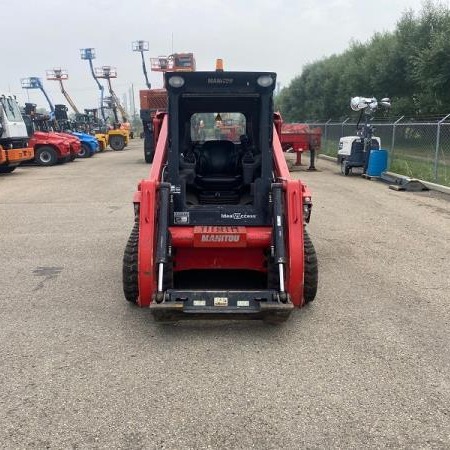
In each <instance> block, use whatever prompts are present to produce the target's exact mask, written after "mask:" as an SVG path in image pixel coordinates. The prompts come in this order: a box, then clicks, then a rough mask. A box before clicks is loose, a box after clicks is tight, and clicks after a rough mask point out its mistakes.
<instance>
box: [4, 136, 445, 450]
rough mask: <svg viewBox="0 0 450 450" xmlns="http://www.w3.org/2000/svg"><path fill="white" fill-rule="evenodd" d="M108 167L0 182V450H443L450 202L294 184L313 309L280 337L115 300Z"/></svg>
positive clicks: (113, 186)
mask: <svg viewBox="0 0 450 450" xmlns="http://www.w3.org/2000/svg"><path fill="white" fill-rule="evenodd" d="M141 147H142V141H140V140H135V141H134V142H133V143H132V144H131V146H130V148H129V149H128V150H126V151H124V152H107V153H105V154H99V155H95V156H94V157H93V158H91V159H90V160H77V161H75V162H73V163H69V164H65V165H59V166H55V167H49V168H41V167H25V168H19V169H18V170H16V171H15V172H14V173H12V174H10V175H2V176H0V225H1V240H0V260H1V268H2V269H1V284H0V297H1V309H0V342H1V344H0V447H1V448H11V449H12V448H52V449H53V448H54V449H60V448H105V449H106V448H108V449H110V448H132V449H135V448H136V449H137V448H146V449H147V448H150V449H181V448H193V449H197V448H198V449H206V448H223V449H233V448H236V449H237V448H239V449H250V448H255V449H269V448H271V449H272V448H273V449H280V448H287V449H298V448H327V449H328V448H345V449H361V448H421V449H422V448H449V447H450V377H449V374H450V262H449V261H450V260H449V255H450V202H449V199H448V198H447V197H446V196H444V195H439V196H438V195H435V194H433V193H420V194H414V193H402V192H395V191H392V190H389V189H388V188H387V187H386V186H385V185H383V184H381V183H378V182H375V181H367V180H363V179H361V178H360V177H349V178H345V177H343V176H341V175H340V174H339V173H338V172H339V171H338V169H337V167H336V166H334V165H333V164H332V163H330V162H327V161H319V162H318V167H319V168H320V171H319V172H315V173H309V172H300V173H296V174H295V176H301V177H302V178H303V179H304V180H305V181H306V182H307V183H308V185H309V186H310V188H311V190H312V192H313V200H314V208H313V215H312V221H311V224H310V226H309V229H310V234H311V237H312V239H313V242H314V243H315V246H316V249H317V253H318V257H319V263H320V289H319V292H318V297H317V299H316V301H315V302H314V303H313V304H311V305H310V306H308V307H306V308H304V309H303V310H300V311H297V312H296V313H295V314H294V315H293V317H291V319H290V320H289V322H287V323H286V324H285V325H283V326H268V325H264V324H262V323H259V322H250V323H248V322H238V323H234V322H220V323H217V322H195V323H193V322H189V323H181V324H175V325H165V326H164V325H158V324H155V323H154V322H153V320H152V318H151V316H150V314H149V311H148V310H142V309H138V308H135V307H132V306H130V305H129V304H127V302H126V301H125V300H124V298H123V294H122V281H121V276H122V275H121V268H122V255H123V249H124V246H125V243H126V241H127V238H128V235H129V232H130V230H131V226H132V221H133V208H132V203H131V199H132V194H133V192H134V190H135V187H136V184H137V181H138V180H139V179H141V178H143V177H145V176H146V175H147V173H148V170H149V166H148V165H146V164H144V162H143V152H142V150H141Z"/></svg>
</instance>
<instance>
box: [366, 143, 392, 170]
mask: <svg viewBox="0 0 450 450" xmlns="http://www.w3.org/2000/svg"><path fill="white" fill-rule="evenodd" d="M387 164H388V151H387V150H384V149H382V148H380V149H379V150H371V151H370V156H369V164H368V166H367V175H369V177H379V176H381V172H385V171H386V169H387Z"/></svg>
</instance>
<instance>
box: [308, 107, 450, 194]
mask: <svg viewBox="0 0 450 450" xmlns="http://www.w3.org/2000/svg"><path fill="white" fill-rule="evenodd" d="M449 116H450V115H448V116H446V117H442V118H441V119H440V120H437V121H435V122H432V121H428V122H418V121H406V120H405V118H404V117H400V118H398V119H397V120H392V121H390V122H378V123H377V122H375V121H374V122H373V125H374V130H375V131H374V136H378V137H379V138H380V139H381V148H383V149H386V150H388V152H389V167H388V170H390V171H391V172H395V173H399V174H401V175H406V176H409V177H411V178H419V179H422V180H426V181H431V182H434V183H438V184H443V185H446V186H450V122H449V121H447V119H449ZM307 123H308V125H310V126H311V127H319V128H321V129H322V150H321V152H322V153H324V154H326V155H330V156H336V155H337V151H338V145H339V139H340V138H341V137H343V136H354V135H356V123H350V121H349V119H347V120H344V121H342V122H336V121H332V120H328V121H327V122H310V121H308V122H307Z"/></svg>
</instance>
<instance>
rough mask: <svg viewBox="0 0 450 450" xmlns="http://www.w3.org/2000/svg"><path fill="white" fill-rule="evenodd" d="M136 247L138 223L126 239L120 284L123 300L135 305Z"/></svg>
mask: <svg viewBox="0 0 450 450" xmlns="http://www.w3.org/2000/svg"><path fill="white" fill-rule="evenodd" d="M138 247H139V222H138V221H137V222H135V223H134V226H133V229H132V230H131V234H130V237H129V238H128V242H127V245H126V247H125V252H124V255H123V266H122V283H123V293H124V294H125V298H126V299H127V300H128V301H129V302H131V303H136V302H137V299H138V297H139V286H138Z"/></svg>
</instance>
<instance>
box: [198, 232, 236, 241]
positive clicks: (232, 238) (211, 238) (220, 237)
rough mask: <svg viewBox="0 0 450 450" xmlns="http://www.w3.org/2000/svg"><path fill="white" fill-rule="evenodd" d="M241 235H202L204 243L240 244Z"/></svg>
mask: <svg viewBox="0 0 450 450" xmlns="http://www.w3.org/2000/svg"><path fill="white" fill-rule="evenodd" d="M240 239H241V236H240V235H239V234H202V237H201V241H202V242H239V241H240Z"/></svg>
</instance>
